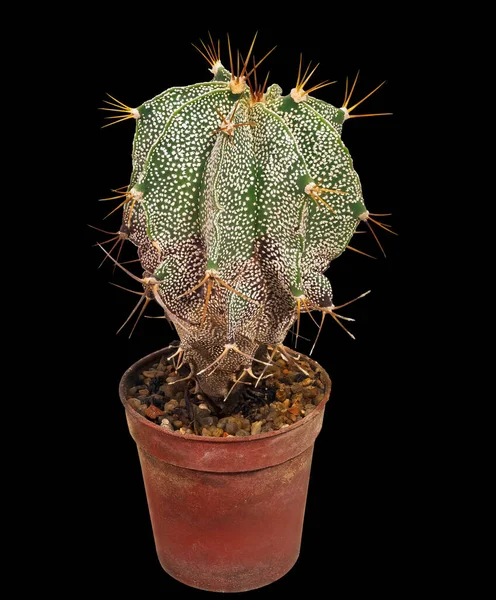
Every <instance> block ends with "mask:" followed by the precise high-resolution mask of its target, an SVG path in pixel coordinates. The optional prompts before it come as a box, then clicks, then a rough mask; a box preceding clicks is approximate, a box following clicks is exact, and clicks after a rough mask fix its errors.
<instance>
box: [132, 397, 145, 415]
mask: <svg viewBox="0 0 496 600" xmlns="http://www.w3.org/2000/svg"><path fill="white" fill-rule="evenodd" d="M128 402H129V405H130V406H132V407H133V408H134V410H136V411H137V412H139V413H140V414H142V415H144V414H145V410H146V409H147V405H146V404H143V403H142V402H141V401H140V400H139V399H138V398H129V399H128Z"/></svg>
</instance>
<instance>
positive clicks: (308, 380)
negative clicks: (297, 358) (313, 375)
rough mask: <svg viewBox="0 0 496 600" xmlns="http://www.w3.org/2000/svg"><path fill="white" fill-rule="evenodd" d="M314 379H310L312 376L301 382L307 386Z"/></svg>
mask: <svg viewBox="0 0 496 600" xmlns="http://www.w3.org/2000/svg"><path fill="white" fill-rule="evenodd" d="M312 381H313V379H310V377H307V378H306V379H304V380H303V381H302V382H301V385H304V386H305V387H306V386H307V385H311V383H312Z"/></svg>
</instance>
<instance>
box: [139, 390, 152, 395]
mask: <svg viewBox="0 0 496 600" xmlns="http://www.w3.org/2000/svg"><path fill="white" fill-rule="evenodd" d="M149 395H150V392H149V391H148V390H147V389H146V388H143V389H142V390H138V396H149Z"/></svg>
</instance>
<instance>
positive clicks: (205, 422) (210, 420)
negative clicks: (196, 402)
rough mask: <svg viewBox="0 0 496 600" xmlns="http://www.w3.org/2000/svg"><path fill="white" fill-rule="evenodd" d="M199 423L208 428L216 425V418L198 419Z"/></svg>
mask: <svg viewBox="0 0 496 600" xmlns="http://www.w3.org/2000/svg"><path fill="white" fill-rule="evenodd" d="M198 422H199V423H200V425H205V426H207V427H208V426H209V425H213V424H214V418H213V417H200V418H199V419H198Z"/></svg>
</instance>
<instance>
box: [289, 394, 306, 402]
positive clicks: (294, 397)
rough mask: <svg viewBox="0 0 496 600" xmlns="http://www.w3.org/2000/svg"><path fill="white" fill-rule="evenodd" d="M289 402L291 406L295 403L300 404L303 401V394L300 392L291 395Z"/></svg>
mask: <svg viewBox="0 0 496 600" xmlns="http://www.w3.org/2000/svg"><path fill="white" fill-rule="evenodd" d="M291 400H292V401H293V404H296V403H297V402H301V401H302V400H303V394H302V393H301V392H298V393H297V394H293V395H292V396H291Z"/></svg>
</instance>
